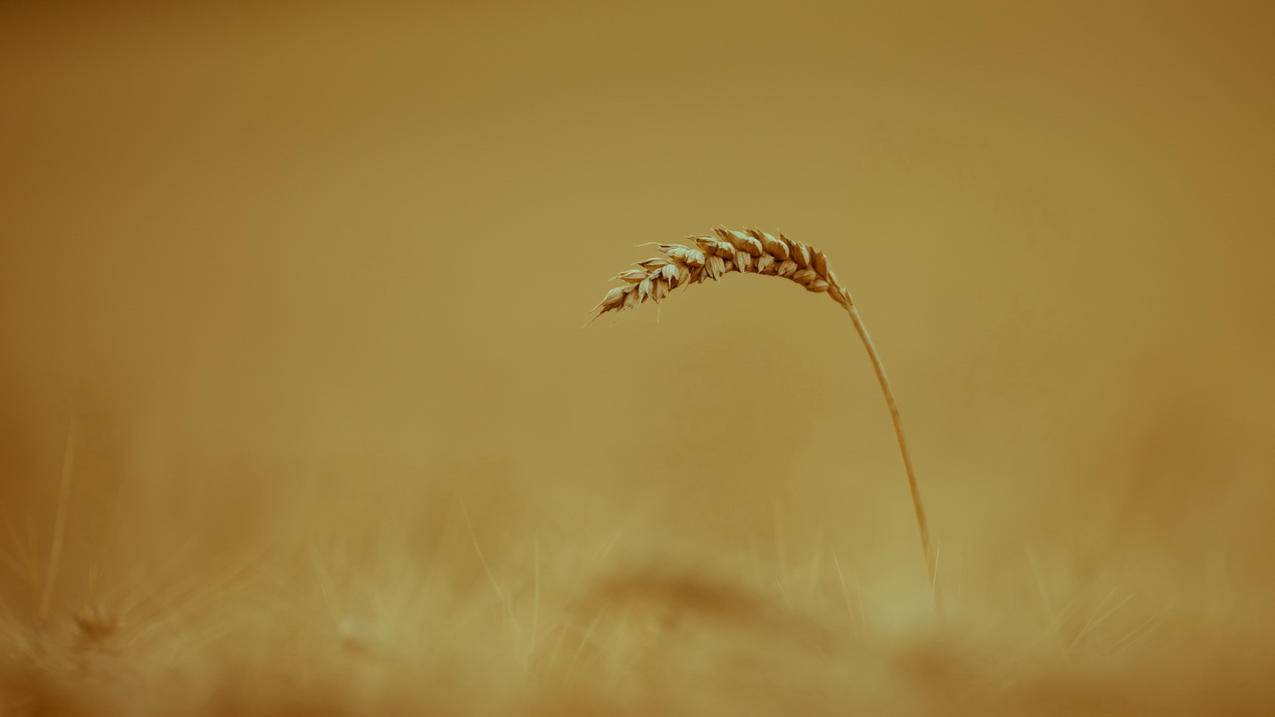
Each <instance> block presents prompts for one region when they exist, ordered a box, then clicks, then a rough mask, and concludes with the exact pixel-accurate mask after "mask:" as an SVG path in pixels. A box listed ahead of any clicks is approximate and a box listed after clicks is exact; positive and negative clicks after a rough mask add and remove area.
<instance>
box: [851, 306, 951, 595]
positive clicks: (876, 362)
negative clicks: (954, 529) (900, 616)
mask: <svg viewBox="0 0 1275 717" xmlns="http://www.w3.org/2000/svg"><path fill="white" fill-rule="evenodd" d="M846 298H847V299H849V293H848V292H847V294H846ZM845 309H846V313H847V314H849V315H850V321H851V322H853V323H854V330H855V331H856V332H858V334H859V338H860V339H861V340H862V341H863V348H864V349H866V350H867V352H868V358H869V359H870V360H871V361H872V370H873V371H874V372H876V375H877V383H879V384H880V385H881V395H883V396H884V397H885V405H886V407H887V408H889V409H890V422H891V423H892V424H893V425H894V437H895V439H897V440H898V442H899V455H900V456H901V457H902V458H903V470H904V471H905V472H906V473H907V475H908V493H909V494H910V495H911V496H912V509H913V511H915V513H916V527H917V530H918V531H920V534H921V551H922V552H923V553H924V554H925V569H926V574H927V576H928V577H929V579H930V591H931V593H932V594H933V596H934V607H935V609H936V610H942V606H943V598H942V593H940V592H939V588H938V571H937V568H938V566H937V565H936V561H935V556H934V550H933V548H932V547H931V545H930V523H929V521H928V520H926V519H925V505H924V504H923V503H922V502H921V488H920V486H918V485H917V482H916V468H914V467H913V465H912V454H911V453H910V452H909V451H908V439H907V436H905V435H904V433H903V418H902V416H900V415H899V405H898V404H897V403H896V402H895V400H894V390H893V389H891V388H890V377H889V376H887V375H886V373H885V364H884V363H882V362H881V354H879V353H877V346H876V343H874V342H873V341H872V335H871V334H869V333H868V327H867V326H865V325H864V324H863V317H862V316H860V315H859V309H858V307H856V306H855V305H854V302H853V300H851V301H849V302H848V304H847V305H846V306H845Z"/></svg>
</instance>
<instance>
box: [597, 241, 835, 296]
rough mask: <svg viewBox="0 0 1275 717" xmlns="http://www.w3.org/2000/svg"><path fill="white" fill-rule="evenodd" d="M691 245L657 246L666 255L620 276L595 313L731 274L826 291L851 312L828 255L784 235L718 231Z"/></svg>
mask: <svg viewBox="0 0 1275 717" xmlns="http://www.w3.org/2000/svg"><path fill="white" fill-rule="evenodd" d="M687 241H688V243H687V244H657V245H656V246H658V247H659V249H660V254H661V256H657V257H652V258H650V259H645V260H643V261H639V262H638V263H637V268H635V269H628V270H626V271H622V272H620V273H619V274H618V275H616V277H615V278H617V279H620V280H622V281H623V282H625V284H624V286H617V287H615V288H614V289H611V291H609V292H607V295H606V297H604V298H603V299H602V302H601V303H599V304H598V305H597V306H596V307H594V311H596V312H597V313H598V314H599V315H601V314H605V313H607V312H609V311H622V310H624V309H632V308H636V307H637V306H638V305H640V304H644V303H646V302H647V301H653V302H657V303H658V302H660V301H662V300H663V299H664V298H665V297H667V296H668V294H669V292H670V291H672V290H673V289H676V288H677V287H679V286H690V285H691V284H698V283H700V282H703V281H704V280H706V279H712V280H714V281H716V280H717V279H720V278H721V277H722V276H723V275H725V274H729V273H731V272H740V273H746V274H761V275H763V276H778V277H782V278H785V279H789V280H790V281H794V282H796V283H798V284H800V285H801V286H803V287H805V288H806V290H808V291H811V292H815V293H826V294H828V296H830V297H832V300H833V301H836V302H837V303H839V304H841V305H842V306H844V307H846V308H849V307H850V306H851V305H852V302H851V300H850V294H849V292H847V291H846V290H845V288H844V287H843V286H842V285H841V283H840V282H839V281H838V280H837V275H836V274H834V273H833V271H832V269H831V268H830V267H829V266H828V257H827V256H825V255H824V253H823V252H821V251H819V250H818V249H815V248H814V247H811V246H809V245H807V244H803V243H801V242H799V241H793V240H792V239H789V238H788V237H786V236H784V235H783V234H780V235H779V236H777V237H776V236H774V235H772V234H769V233H767V232H763V231H759V230H757V229H749V230H747V231H739V230H734V229H725V228H718V229H715V230H714V231H713V234H711V235H708V234H705V235H700V236H694V237H691V238H690V239H688V240H687Z"/></svg>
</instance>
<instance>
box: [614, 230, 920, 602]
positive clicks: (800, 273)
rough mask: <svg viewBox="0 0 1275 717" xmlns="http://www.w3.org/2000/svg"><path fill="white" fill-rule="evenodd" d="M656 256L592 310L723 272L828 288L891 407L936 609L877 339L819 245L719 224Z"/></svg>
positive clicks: (649, 297)
mask: <svg viewBox="0 0 1275 717" xmlns="http://www.w3.org/2000/svg"><path fill="white" fill-rule="evenodd" d="M655 246H657V247H659V250H660V256H656V257H652V258H650V259H644V260H642V261H639V262H637V264H636V266H637V268H635V269H627V270H625V271H622V272H620V273H619V274H617V275H616V276H615V278H616V279H619V280H620V281H623V282H624V284H623V285H622V286H617V287H615V288H613V289H611V290H610V291H608V292H607V294H606V296H605V297H603V299H602V301H601V302H599V303H598V305H597V306H595V307H594V308H593V311H594V313H595V317H596V316H601V315H602V314H605V313H608V312H611V311H624V310H625V309H633V308H637V307H638V306H640V305H641V304H644V303H646V302H648V301H651V302H654V303H659V302H660V301H663V300H664V299H665V298H667V297H668V295H669V293H670V292H671V291H672V290H673V289H676V288H678V287H689V286H691V285H692V284H699V283H702V282H703V281H705V280H707V279H711V280H713V281H716V280H718V279H720V278H721V277H722V276H724V275H725V274H729V273H732V272H738V273H741V274H760V275H762V276H778V277H781V278H784V279H788V280H789V281H793V282H795V283H797V284H800V285H801V286H802V287H804V288H805V289H806V290H807V291H810V292H813V293H819V294H827V295H828V296H829V297H830V298H831V299H832V300H833V301H835V302H837V303H838V304H840V305H841V307H842V308H844V309H845V310H846V312H847V313H848V314H849V315H850V320H851V322H853V324H854V328H855V331H856V332H857V333H858V334H859V339H860V340H861V341H862V342H863V347H864V348H865V349H866V350H867V352H868V358H869V359H870V360H871V361H872V368H873V371H875V373H876V377H877V383H878V384H879V385H880V386H881V393H882V395H883V396H884V397H885V403H886V407H887V408H888V409H889V410H890V420H891V422H892V423H893V426H894V436H895V439H896V440H897V441H898V444H899V454H900V456H901V458H902V460H903V468H904V471H905V472H906V473H907V480H908V493H909V495H910V496H911V498H912V507H913V511H914V513H915V515H916V524H917V530H918V531H919V532H920V537H921V550H922V551H923V552H924V554H925V567H926V574H927V575H928V577H929V580H930V583H929V584H930V590H931V592H932V595H933V598H934V603H935V608H936V609H941V604H942V598H941V595H940V593H939V591H938V579H937V567H938V566H937V559H936V555H935V552H934V550H932V548H931V545H930V528H929V523H928V521H927V520H926V517H925V508H924V506H923V504H922V503H921V492H920V488H919V487H918V485H917V481H916V471H915V469H914V468H913V465H912V456H911V454H910V453H909V451H908V444H907V439H906V437H905V436H904V433H903V419H902V418H901V417H900V415H899V408H898V405H897V403H896V402H895V400H894V391H893V390H892V389H891V388H890V380H889V378H888V377H887V376H886V373H885V365H884V364H883V363H882V362H881V357H880V355H879V354H878V353H877V349H876V345H875V344H874V343H873V341H872V337H871V336H870V335H869V334H868V330H867V327H865V326H864V324H863V319H862V317H860V316H859V310H858V308H857V307H856V306H855V304H854V299H853V298H851V296H850V292H849V291H848V290H847V289H846V288H845V286H844V285H842V283H841V282H840V280H838V279H837V275H836V273H834V272H833V271H832V267H831V266H830V265H829V262H828V257H827V255H825V254H824V253H823V252H822V251H819V250H818V249H816V248H814V247H812V246H810V245H808V244H803V243H801V242H799V241H794V240H792V239H789V238H788V237H786V236H784V235H783V234H779V235H778V236H775V235H773V234H770V233H768V232H763V231H760V230H757V229H746V230H738V229H727V228H724V227H718V228H716V229H714V230H713V233H712V234H702V235H697V236H692V237H690V238H689V239H687V243H685V244H655Z"/></svg>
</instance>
